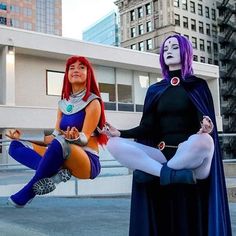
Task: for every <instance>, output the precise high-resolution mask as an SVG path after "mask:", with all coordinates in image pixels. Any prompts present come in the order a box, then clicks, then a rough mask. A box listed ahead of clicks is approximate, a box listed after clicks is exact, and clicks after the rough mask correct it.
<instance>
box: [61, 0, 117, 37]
mask: <svg viewBox="0 0 236 236" xmlns="http://www.w3.org/2000/svg"><path fill="white" fill-rule="evenodd" d="M114 1H115V0H62V36H64V37H67V38H73V39H80V40H81V39H82V32H83V30H85V29H86V28H88V27H89V26H90V25H92V24H93V23H94V22H96V21H97V20H99V19H100V18H102V17H103V16H105V15H107V14H108V13H109V12H111V11H112V10H116V9H117V7H116V5H115V4H114Z"/></svg>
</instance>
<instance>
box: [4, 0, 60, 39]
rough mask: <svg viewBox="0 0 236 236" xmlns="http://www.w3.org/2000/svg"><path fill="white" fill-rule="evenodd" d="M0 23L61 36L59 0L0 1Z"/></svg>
mask: <svg viewBox="0 0 236 236" xmlns="http://www.w3.org/2000/svg"><path fill="white" fill-rule="evenodd" d="M0 24H1V25H6V26H9V27H15V28H21V29H25V30H32V31H37V32H41V33H47V34H55V35H59V36H61V35H62V3H61V0H24V1H18V0H3V1H1V2H0Z"/></svg>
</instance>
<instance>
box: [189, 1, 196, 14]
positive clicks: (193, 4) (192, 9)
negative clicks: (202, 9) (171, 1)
mask: <svg viewBox="0 0 236 236" xmlns="http://www.w3.org/2000/svg"><path fill="white" fill-rule="evenodd" d="M190 12H192V13H195V2H192V1H191V2H190Z"/></svg>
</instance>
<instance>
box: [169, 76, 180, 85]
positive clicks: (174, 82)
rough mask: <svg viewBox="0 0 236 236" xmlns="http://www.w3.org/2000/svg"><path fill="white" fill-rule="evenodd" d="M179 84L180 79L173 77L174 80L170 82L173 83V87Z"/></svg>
mask: <svg viewBox="0 0 236 236" xmlns="http://www.w3.org/2000/svg"><path fill="white" fill-rule="evenodd" d="M179 82H180V79H179V78H178V77H173V78H172V79H171V81H170V83H171V85H172V86H176V85H178V84H179Z"/></svg>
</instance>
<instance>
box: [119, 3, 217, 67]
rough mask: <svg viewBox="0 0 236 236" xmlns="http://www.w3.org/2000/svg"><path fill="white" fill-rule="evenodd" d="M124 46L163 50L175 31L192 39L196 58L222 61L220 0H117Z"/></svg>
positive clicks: (135, 48) (145, 49)
mask: <svg viewBox="0 0 236 236" xmlns="http://www.w3.org/2000/svg"><path fill="white" fill-rule="evenodd" d="M115 4H116V5H117V6H118V8H119V15H120V20H119V21H120V30H121V32H120V35H121V39H120V40H121V47H125V48H130V49H134V50H139V51H147V52H153V53H159V49H160V45H161V43H162V42H163V40H164V39H165V38H166V37H167V36H169V35H171V34H174V33H178V34H182V35H184V36H186V37H187V38H189V40H190V41H191V42H192V45H193V48H194V60H195V61H199V62H203V63H204V62H205V63H209V64H218V41H217V22H216V19H217V11H216V1H215V0H209V1H202V0H199V1H194V0H192V1H189V0H173V1H169V0H168V1H166V0H129V1H127V0H117V1H115Z"/></svg>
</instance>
